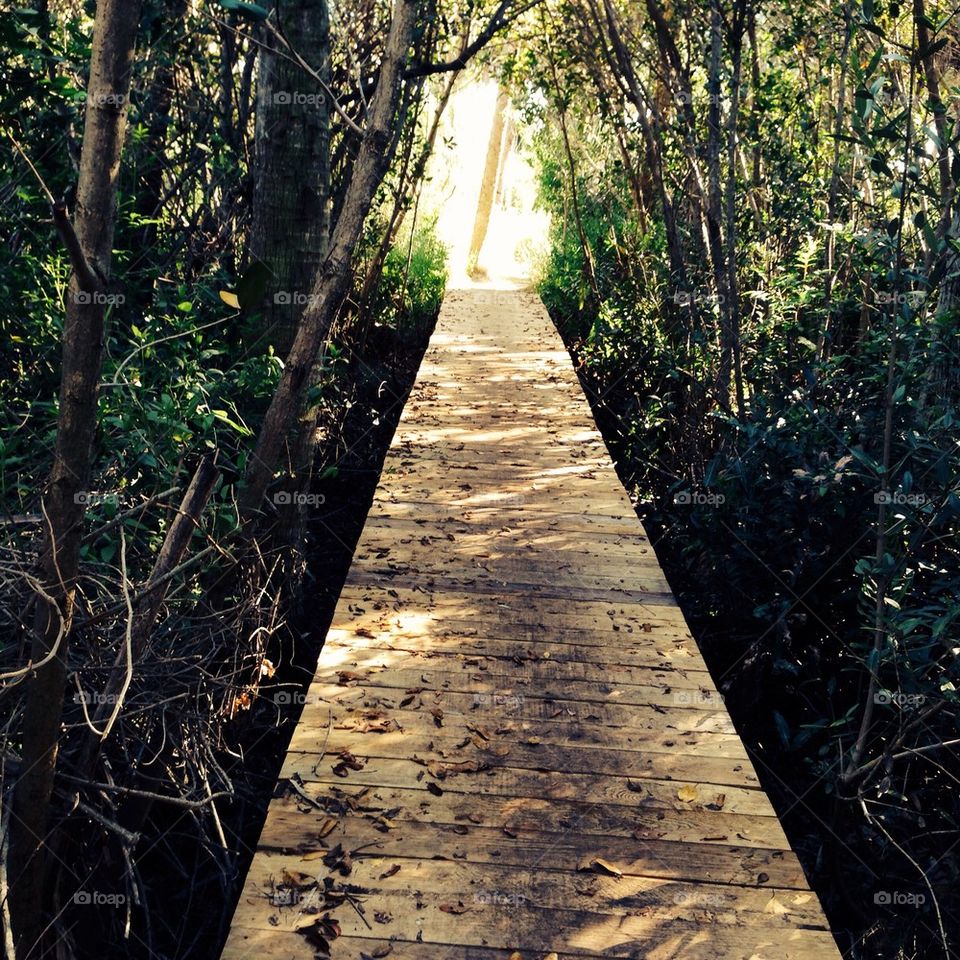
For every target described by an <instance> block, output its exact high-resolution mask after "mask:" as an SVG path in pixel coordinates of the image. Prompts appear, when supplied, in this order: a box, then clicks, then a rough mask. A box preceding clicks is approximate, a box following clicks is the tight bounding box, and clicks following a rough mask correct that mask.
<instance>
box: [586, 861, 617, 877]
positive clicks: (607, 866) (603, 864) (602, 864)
mask: <svg viewBox="0 0 960 960" xmlns="http://www.w3.org/2000/svg"><path fill="white" fill-rule="evenodd" d="M593 866H594V868H595V869H596V870H599V871H602V872H603V873H608V874H610V876H611V877H618V878H619V877H622V876H623V871H622V870H621V869H620V868H619V867H615V866H614V865H613V864H612V863H610V862H608V861H607V860H601V859H600V858H599V857H596V858H595V859H594V861H593Z"/></svg>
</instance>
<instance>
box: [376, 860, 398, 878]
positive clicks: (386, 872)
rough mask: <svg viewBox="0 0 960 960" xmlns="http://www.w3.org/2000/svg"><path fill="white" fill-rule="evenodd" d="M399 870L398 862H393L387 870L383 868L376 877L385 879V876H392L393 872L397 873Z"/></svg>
mask: <svg viewBox="0 0 960 960" xmlns="http://www.w3.org/2000/svg"><path fill="white" fill-rule="evenodd" d="M399 872H400V864H399V863H395V864H394V865H393V866H392V867H390V869H389V870H384V871H383V873H381V874H380V876H379V877H378V879H380V880H386V879H387V877H392V876H394V875H395V874H397V873H399Z"/></svg>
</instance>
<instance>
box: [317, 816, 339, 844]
mask: <svg viewBox="0 0 960 960" xmlns="http://www.w3.org/2000/svg"><path fill="white" fill-rule="evenodd" d="M336 826H337V821H336V820H334V819H333V817H327V819H326V820H324V821H323V823H322V824H320V829H319V830H318V831H317V836H318V837H319V838H320V839H321V840H322V839H323V838H324V837H328V836H330V834H331V833H333V831H334V830H335V829H336Z"/></svg>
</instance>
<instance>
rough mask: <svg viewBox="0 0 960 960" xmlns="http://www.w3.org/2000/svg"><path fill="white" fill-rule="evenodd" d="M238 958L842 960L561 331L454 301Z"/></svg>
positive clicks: (309, 720)
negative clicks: (320, 931) (326, 931)
mask: <svg viewBox="0 0 960 960" xmlns="http://www.w3.org/2000/svg"><path fill="white" fill-rule="evenodd" d="M283 778H284V779H283V780H282V782H281V786H280V789H279V791H278V797H277V799H276V800H274V802H273V803H272V804H271V808H270V812H269V815H268V819H267V823H266V825H265V827H264V831H263V834H262V836H261V840H260V846H259V852H258V853H257V856H256V857H255V859H254V862H253V866H252V868H251V873H250V876H249V877H248V880H247V887H246V891H245V895H244V897H243V899H242V900H241V904H240V907H239V908H238V912H237V917H236V919H235V922H234V928H233V933H232V936H231V939H230V941H229V943H228V947H227V952H226V953H225V957H228V958H230V960H240V958H246V957H252V956H253V955H254V954H256V953H257V952H259V951H260V950H262V949H265V948H267V947H269V949H270V951H271V953H272V954H276V952H277V950H281V951H282V952H283V956H284V957H290V958H298V957H304V958H306V957H309V956H312V955H313V954H312V952H311V948H310V944H309V942H308V937H305V936H303V935H302V934H298V933H294V932H293V931H295V930H298V929H300V930H302V929H304V928H306V929H308V930H316V929H317V924H318V922H320V921H318V919H317V918H318V917H322V916H324V915H327V914H329V915H331V916H335V918H336V923H337V925H338V926H337V930H338V931H339V933H340V934H341V935H340V936H339V937H338V938H336V939H333V940H332V941H331V955H332V956H334V957H344V958H347V957H357V958H359V957H361V956H364V955H365V956H385V955H387V954H385V953H384V952H382V951H384V950H385V949H387V948H389V949H388V955H389V956H390V957H392V958H411V960H412V958H414V957H416V958H417V960H421V958H427V960H431V958H433V960H441V958H442V960H457V958H475V960H487V958H491V960H492V958H498V960H508V958H512V960H516V955H515V954H514V953H513V952H514V951H519V956H520V957H521V958H522V960H528V958H529V960H542V958H543V957H544V956H545V955H546V954H547V953H549V952H551V951H553V952H556V953H557V954H558V955H559V956H561V957H564V958H570V957H636V958H645V960H651V958H655V960H668V958H670V960H672V958H677V960H679V958H684V960H691V958H710V960H720V958H723V960H731V958H743V960H746V958H752V960H762V958H770V960H773V958H776V960H788V958H796V960H812V958H827V957H836V956H837V953H836V949H835V947H834V946H833V941H832V937H831V935H830V933H829V931H828V930H827V929H826V926H825V921H824V918H823V915H822V913H821V910H820V905H819V903H818V901H817V899H816V897H815V895H814V894H813V893H812V892H811V891H810V890H809V888H808V886H807V883H806V879H805V878H804V875H803V871H802V869H801V868H800V865H799V863H798V861H797V858H796V857H795V855H794V854H793V853H792V851H791V850H790V848H789V844H788V842H787V840H786V838H785V836H784V834H783V831H782V829H781V827H780V824H779V821H778V820H777V818H776V816H775V814H774V811H773V809H772V807H771V805H770V803H769V801H768V799H767V797H766V795H765V794H764V792H763V791H762V790H761V789H760V787H759V783H758V780H757V777H756V773H755V771H754V770H753V767H752V765H751V763H750V760H749V758H748V757H747V754H746V752H745V750H744V747H743V745H742V743H741V741H740V739H739V737H738V736H737V734H736V731H735V729H734V727H733V725H732V723H731V721H730V717H729V715H728V713H727V710H726V707H725V705H724V702H723V698H722V697H721V695H720V694H719V692H718V691H717V689H716V687H715V686H714V684H713V681H712V680H711V678H710V675H709V673H708V672H707V670H706V667H705V665H704V663H703V660H702V659H701V657H700V654H699V651H698V650H697V647H696V644H695V643H694V641H693V638H692V637H691V636H690V633H689V631H688V629H687V626H686V623H685V622H684V619H683V616H682V614H681V612H680V610H679V609H678V607H677V604H676V602H675V600H674V598H673V596H672V594H671V593H670V590H669V587H668V585H667V583H666V580H665V579H664V577H663V574H662V572H661V570H660V567H659V564H658V563H657V560H656V557H655V555H654V553H653V551H652V549H651V547H650V544H649V542H648V540H647V537H646V535H645V533H644V530H643V527H642V526H641V524H640V522H639V521H638V520H637V518H636V516H635V514H634V512H633V509H632V506H631V503H630V501H629V499H628V497H627V496H626V494H625V493H624V491H623V489H622V487H621V486H620V484H619V482H618V480H617V478H616V474H615V472H614V470H613V466H612V464H611V462H610V459H609V456H608V455H607V452H606V449H605V447H604V445H603V442H602V440H601V439H600V436H599V434H598V433H597V430H596V428H595V426H594V424H593V421H592V418H591V417H590V413H589V410H588V408H587V405H586V401H585V400H584V398H583V396H582V393H581V392H580V389H579V386H578V385H577V381H576V377H575V375H574V372H573V370H572V369H571V368H570V364H569V360H568V358H567V356H566V354H565V352H564V351H563V350H562V349H560V348H559V341H558V339H557V337H556V335H555V333H554V332H553V330H552V328H551V327H550V324H549V321H548V319H547V318H546V316H545V313H544V311H543V309H542V307H541V306H540V305H539V304H538V302H537V301H536V299H535V298H533V297H532V296H531V295H530V294H526V293H523V292H517V291H513V292H511V291H499V290H486V291H457V292H455V293H454V294H452V295H451V298H450V299H449V300H448V301H447V303H446V305H445V307H444V311H443V313H442V315H441V321H440V325H439V327H438V332H437V334H436V335H435V336H434V339H433V341H432V345H431V349H430V351H429V352H428V355H427V358H426V360H425V363H424V365H423V368H422V369H421V371H420V376H419V379H418V382H417V387H416V388H415V391H414V394H413V396H412V398H411V401H410V403H409V404H408V407H407V409H406V410H405V411H404V415H403V417H402V419H401V421H400V425H399V427H398V430H397V434H396V436H395V438H394V443H393V447H392V449H391V452H390V454H389V456H388V458H387V461H386V463H385V467H384V473H383V476H382V478H381V484H380V487H379V489H378V493H377V496H376V498H375V501H374V504H373V507H372V509H371V511H370V515H369V517H368V521H367V525H366V527H365V529H364V533H363V536H362V538H361V540H360V543H359V545H358V548H357V551H356V554H355V556H354V560H353V566H352V567H351V571H350V575H349V577H348V579H347V583H346V585H345V587H344V590H343V593H342V594H341V599H340V604H339V607H338V611H337V616H336V617H335V620H334V624H333V626H332V628H331V630H330V631H329V633H328V636H327V640H326V645H325V647H324V650H323V654H322V657H321V663H320V667H319V670H318V672H317V675H316V677H315V679H314V681H313V683H312V684H311V686H310V687H309V689H308V690H307V692H306V695H305V696H304V702H303V713H302V717H301V721H300V724H299V726H298V728H297V730H296V731H295V733H294V736H293V739H292V741H291V744H290V751H289V753H288V755H287V758H286V763H285V767H284V770H283Z"/></svg>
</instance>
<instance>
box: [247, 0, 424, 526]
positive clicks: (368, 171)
mask: <svg viewBox="0 0 960 960" xmlns="http://www.w3.org/2000/svg"><path fill="white" fill-rule="evenodd" d="M416 14H417V4H416V2H415V0H395V3H394V7H393V17H392V19H391V22H390V32H389V35H388V38H387V44H386V48H385V50H384V54H383V61H382V63H381V65H380V76H379V79H378V82H377V87H376V90H375V92H374V94H373V97H372V99H371V101H370V109H369V114H368V120H367V125H366V127H365V128H364V133H363V139H362V142H361V145H360V152H359V155H358V157H357V160H356V162H355V164H354V166H353V171H352V175H351V177H350V183H349V185H348V187H347V190H346V195H345V198H344V203H343V208H342V210H341V213H340V216H339V217H338V218H337V224H336V226H335V227H334V230H333V236H332V238H331V244H330V250H329V253H328V254H327V257H326V259H325V260H324V261H323V263H322V264H321V265H320V268H319V269H318V271H317V275H316V277H315V279H314V283H313V288H312V292H311V295H310V300H309V303H308V305H307V308H306V309H305V310H304V312H303V316H302V318H301V321H300V325H299V327H298V330H297V334H296V337H295V338H294V342H293V345H292V347H291V349H290V353H289V356H288V357H287V362H286V365H285V366H284V370H283V374H282V375H281V378H280V382H279V384H278V385H277V388H276V390H275V391H274V394H273V398H272V400H271V402H270V407H269V408H268V410H267V413H266V415H265V416H264V419H263V424H262V426H261V428H260V432H259V434H258V436H257V441H256V444H255V445H254V450H253V452H252V453H251V455H250V459H249V461H248V463H247V468H246V471H245V475H244V486H243V490H242V491H241V493H240V496H239V509H240V516H241V519H242V521H243V522H244V523H248V522H249V521H250V520H251V518H252V517H253V516H255V515H256V514H258V513H259V511H260V507H261V505H262V503H263V498H264V496H265V494H266V491H267V487H268V486H269V484H270V481H271V479H272V477H273V474H274V471H275V470H276V468H277V464H278V463H279V459H280V453H281V450H282V449H283V447H284V445H285V443H286V440H287V436H288V435H289V433H290V429H291V427H292V426H293V425H294V423H295V422H296V420H297V415H298V411H299V406H300V400H301V397H302V394H303V390H304V387H305V386H306V383H307V381H308V378H309V376H310V371H311V370H312V369H313V365H314V363H315V362H316V359H317V354H318V352H319V350H320V347H321V345H322V344H323V341H324V339H325V337H326V335H327V332H328V331H329V329H330V325H331V323H332V322H333V320H334V317H335V316H336V313H337V311H338V310H339V309H340V305H341V304H342V302H343V299H344V297H345V296H346V294H347V291H348V288H349V284H350V280H351V276H352V275H351V269H350V268H351V259H352V257H353V253H354V250H355V249H356V245H357V242H358V241H359V239H360V233H361V231H362V229H363V224H364V221H365V220H366V217H367V214H368V213H369V211H370V206H371V204H372V202H373V197H374V194H375V193H376V191H377V188H378V187H379V186H380V184H381V182H382V181H383V178H384V176H385V174H386V168H387V163H388V161H389V147H390V143H391V140H392V136H391V134H392V129H393V126H392V125H393V120H394V113H395V110H396V105H397V100H398V96H399V93H400V87H401V84H402V80H403V70H404V67H405V65H406V61H407V58H408V56H409V52H410V47H411V43H412V40H413V32H414V26H415V24H416Z"/></svg>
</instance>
